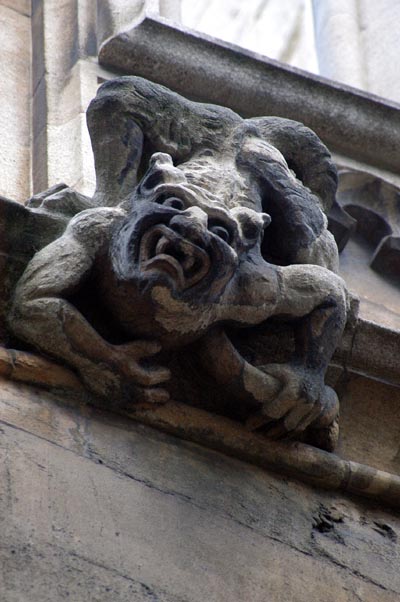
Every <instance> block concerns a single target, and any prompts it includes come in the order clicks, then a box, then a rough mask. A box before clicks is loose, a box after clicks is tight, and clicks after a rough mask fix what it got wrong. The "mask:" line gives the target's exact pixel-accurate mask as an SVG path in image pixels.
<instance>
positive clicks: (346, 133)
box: [99, 17, 400, 172]
mask: <svg viewBox="0 0 400 602" xmlns="http://www.w3.org/2000/svg"><path fill="white" fill-rule="evenodd" d="M99 61H100V64H102V65H103V66H105V67H107V68H110V69H116V70H118V71H119V72H122V73H127V74H135V75H141V76H143V77H146V78H148V79H150V80H152V81H155V82H158V83H161V84H164V85H166V86H168V87H170V88H172V89H174V90H176V91H177V92H179V93H182V94H186V95H189V96H190V97H191V98H193V99H195V100H201V101H206V102H214V103H216V104H222V105H224V106H228V107H230V108H232V109H233V110H235V111H237V112H238V113H240V114H241V115H243V116H246V117H250V116H256V115H279V116H282V117H288V118H290V119H296V120H298V121H301V122H303V123H305V124H306V125H307V126H309V127H311V128H312V129H313V130H314V131H315V132H316V133H317V134H318V135H319V136H320V137H321V139H322V140H323V141H324V142H325V143H326V144H327V145H328V146H329V148H330V149H331V150H332V151H336V152H338V153H340V154H343V155H345V156H347V157H350V158H353V159H357V160H359V161H364V162H367V163H369V164H372V165H375V166H377V167H382V168H386V169H388V170H392V171H394V172H396V171H399V168H400V163H399V158H398V157H399V156H400V155H399V154H398V153H396V152H393V149H396V148H398V144H399V142H398V141H399V139H400V135H399V131H400V108H399V105H398V104H396V103H390V102H389V101H384V100H383V99H379V98H377V97H374V96H372V95H369V94H366V93H363V92H361V91H357V90H354V89H352V88H349V87H347V86H344V85H340V84H338V83H335V82H331V81H328V80H325V79H323V78H320V77H317V76H313V75H310V74H309V73H305V72H302V71H300V70H298V69H295V68H290V67H289V66H287V65H283V64H282V63H277V62H276V61H272V60H268V59H266V58H264V57H261V56H260V55H258V54H255V53H252V52H250V51H247V50H242V49H241V50H239V49H238V48H237V47H235V46H232V45H229V44H228V43H224V42H221V41H217V40H213V39H211V38H208V37H206V36H202V35H201V34H200V33H196V32H192V31H188V30H185V28H184V27H181V26H178V25H171V24H170V23H167V22H164V21H161V20H157V19H156V18H154V17H146V18H144V19H143V20H142V21H141V22H140V23H138V24H137V25H136V26H135V27H134V28H133V29H131V30H130V31H129V32H125V33H123V34H121V35H117V36H114V37H113V38H111V39H110V40H108V41H107V42H106V43H105V44H103V46H102V48H101V49H100V53H99ZM299 99H301V102H299ZM378 149H379V152H378Z"/></svg>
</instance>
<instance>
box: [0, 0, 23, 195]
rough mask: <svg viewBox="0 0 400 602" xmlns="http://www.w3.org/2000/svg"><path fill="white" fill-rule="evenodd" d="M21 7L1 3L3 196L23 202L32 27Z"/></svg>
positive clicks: (0, 66)
mask: <svg viewBox="0 0 400 602" xmlns="http://www.w3.org/2000/svg"><path fill="white" fill-rule="evenodd" d="M12 4H13V5H14V3H12ZM20 5H21V6H19V4H18V3H17V6H16V7H15V8H16V9H21V12H19V11H17V10H13V9H12V8H13V7H11V6H10V3H9V2H6V3H4V2H0V34H1V41H2V43H1V56H0V69H1V73H2V77H1V82H0V98H1V111H0V130H1V142H0V160H1V173H2V178H1V183H0V194H3V195H5V196H9V197H12V198H14V199H18V200H21V201H22V200H24V199H25V198H27V197H28V196H29V194H30V159H31V158H30V98H31V87H30V61H31V53H30V40H31V24H30V18H29V17H28V16H27V15H26V13H25V11H24V10H23V9H24V3H22V2H21V3H20Z"/></svg>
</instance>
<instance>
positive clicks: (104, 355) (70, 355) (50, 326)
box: [9, 218, 169, 403]
mask: <svg viewBox="0 0 400 602" xmlns="http://www.w3.org/2000/svg"><path fill="white" fill-rule="evenodd" d="M83 219H85V218H82V220H83ZM79 223H80V220H78V221H77V222H76V223H75V225H74V224H73V225H72V227H70V228H69V229H67V231H66V233H65V234H64V236H62V237H61V238H59V239H57V240H56V241H55V242H53V243H52V244H50V245H48V246H47V247H45V248H44V249H42V251H40V252H39V253H37V254H36V255H35V257H34V258H33V259H32V261H31V262H30V264H29V265H28V267H27V269H26V270H25V273H24V274H23V276H22V277H21V279H20V281H19V283H18V286H17V288H16V291H15V295H14V302H13V307H12V309H11V312H10V315H9V323H10V326H11V328H12V330H13V332H14V334H15V335H16V336H18V337H19V338H21V339H22V340H24V341H26V342H28V343H30V344H31V345H33V346H35V347H36V348H38V349H40V350H42V351H43V352H45V353H48V354H50V355H52V356H53V357H55V358H57V359H60V360H63V361H65V362H67V363H68V364H69V365H70V366H72V367H73V368H75V369H76V370H77V371H78V372H79V374H80V376H81V377H82V379H83V380H84V382H85V383H86V384H87V386H88V388H89V389H91V390H92V391H93V392H94V393H96V394H98V395H101V396H102V397H106V398H107V397H109V398H110V399H117V400H122V403H129V401H133V402H137V401H165V400H166V399H168V394H167V392H166V391H165V390H163V389H160V388H158V387H157V385H159V384H161V383H163V382H165V381H166V380H168V379H169V371H168V370H166V369H164V368H157V367H149V366H144V365H143V364H142V360H145V359H147V358H148V357H150V356H152V355H154V354H156V353H158V351H160V345H159V344H158V343H157V342H155V341H141V340H138V341H133V342H130V343H127V344H123V345H113V344H111V343H109V342H108V341H106V340H105V339H104V338H103V337H102V336H101V335H100V334H99V333H98V332H97V331H96V330H95V329H94V328H93V326H92V325H91V324H90V323H89V322H88V321H87V320H86V319H85V317H84V316H83V315H82V314H81V313H80V312H79V311H78V309H77V308H76V307H75V306H74V305H73V304H72V303H70V302H69V301H68V298H69V297H70V296H71V294H73V293H74V292H75V291H77V290H79V288H80V287H81V286H82V284H83V283H84V282H85V281H86V279H87V278H88V277H89V275H90V273H91V272H92V270H93V265H94V263H95V261H96V253H97V250H98V247H97V245H101V241H102V234H104V232H102V231H101V229H100V227H99V224H98V223H97V224H96V223H95V220H92V221H91V222H90V223H89V226H92V228H91V230H89V228H88V229H87V231H86V232H83V233H82V236H83V237H84V238H85V239H86V242H85V244H83V243H82V241H81V240H80V236H79ZM76 224H78V225H77V226H76ZM81 225H82V224H81ZM96 225H97V232H96ZM85 230H86V228H85ZM91 236H92V238H93V241H91V239H90V237H91ZM91 243H92V244H91Z"/></svg>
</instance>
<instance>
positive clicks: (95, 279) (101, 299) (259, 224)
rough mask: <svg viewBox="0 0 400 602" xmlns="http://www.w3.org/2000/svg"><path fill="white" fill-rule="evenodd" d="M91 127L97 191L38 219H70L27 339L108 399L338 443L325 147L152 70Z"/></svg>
mask: <svg viewBox="0 0 400 602" xmlns="http://www.w3.org/2000/svg"><path fill="white" fill-rule="evenodd" d="M88 125H89V130H90V134H91V138H92V145H93V150H94V154H95V164H96V174H97V189H96V193H95V195H94V198H93V199H87V198H86V197H83V196H82V195H77V194H75V193H74V192H73V191H71V190H70V189H66V188H61V189H60V190H58V191H54V190H53V191H50V193H49V194H48V195H47V196H46V195H42V196H41V197H40V198H36V199H34V200H33V201H32V202H31V203H30V205H29V206H28V209H26V210H25V211H26V213H25V214H24V215H25V217H24V219H28V218H29V219H33V220H35V219H37V220H38V221H39V223H40V220H43V219H45V220H47V222H46V223H48V224H50V225H52V226H53V225H54V224H55V226H54V229H53V230H52V232H53V231H54V234H53V236H51V235H49V229H48V228H47V229H45V230H44V231H43V235H42V243H40V240H41V238H40V236H39V235H37V236H36V238H37V239H38V240H37V242H36V249H37V248H38V247H42V248H41V250H39V251H38V252H35V253H34V254H33V250H32V251H31V252H30V253H29V252H27V254H26V257H27V258H30V256H31V255H33V257H32V259H30V260H29V263H28V265H27V267H26V269H25V271H24V273H23V275H22V276H21V278H20V279H19V282H18V284H17V286H16V288H15V293H14V295H13V300H12V307H11V308H10V310H9V315H8V324H9V329H10V331H11V334H12V336H14V337H17V339H18V340H19V341H20V342H24V343H25V344H26V345H29V346H30V347H31V348H32V347H33V348H34V349H37V350H39V351H41V352H42V353H44V354H48V355H50V356H52V357H54V358H56V359H58V360H60V361H61V362H65V363H66V364H67V365H69V366H70V367H72V368H73V369H75V370H76V371H77V373H78V374H79V375H80V377H81V379H82V380H83V381H84V383H85V384H86V386H87V388H88V390H89V391H90V392H91V394H92V395H93V396H94V397H93V399H92V401H93V402H94V403H98V404H101V405H103V406H106V407H110V408H116V409H124V408H125V409H126V408H128V409H129V407H131V406H132V404H135V403H136V404H137V403H140V402H151V403H162V402H165V401H166V400H167V399H168V398H169V397H170V396H171V397H172V398H174V399H176V400H181V401H186V402H189V403H192V404H193V405H197V406H200V407H204V408H206V409H209V410H211V411H214V412H217V413H220V414H225V415H228V416H230V417H233V418H236V419H238V420H241V421H244V422H246V423H247V426H248V427H249V428H250V429H257V430H262V431H263V432H265V433H266V434H267V435H268V436H270V437H274V438H280V437H285V436H288V435H291V436H293V437H298V438H299V437H303V438H304V439H305V440H306V441H309V442H311V443H315V444H317V445H320V446H322V447H325V448H327V449H332V447H333V446H334V444H335V441H336V438H337V415H338V400H337V396H336V394H335V392H334V391H333V390H332V389H331V388H330V387H328V386H326V385H325V383H324V376H325V371H326V369H327V366H328V363H329V361H330V359H331V357H332V354H333V353H334V351H335V348H336V346H337V344H338V342H339V340H340V337H341V334H342V331H343V328H344V326H345V322H346V307H347V294H346V288H345V285H344V283H343V281H342V280H341V278H340V277H339V276H337V275H336V274H335V271H336V270H337V265H338V254H337V247H336V244H335V242H334V240H333V237H332V235H331V234H330V233H329V232H328V230H327V219H326V216H325V212H327V211H328V210H329V208H330V207H331V206H332V203H333V201H334V198H335V191H336V179H337V178H336V171H335V168H334V165H333V163H332V161H331V159H330V155H329V153H328V152H327V150H326V148H325V147H324V146H323V144H322V143H321V142H320V140H319V139H318V138H317V136H316V135H315V134H314V133H313V132H311V131H310V130H309V129H308V128H305V127H304V126H302V125H301V124H299V123H296V122H293V121H290V120H285V119H280V118H273V117H263V118H255V119H248V120H244V119H242V118H241V117H239V116H238V115H237V114H235V113H233V112H232V111H230V110H229V109H224V108H222V107H217V106H213V105H202V104H197V103H194V102H190V101H188V100H186V99H184V98H182V97H180V96H178V95H176V94H174V93H172V92H170V91H169V90H167V89H166V88H163V87H162V86H159V85H156V84H151V83H150V82H146V81H145V80H142V79H140V78H135V77H123V78H120V79H118V80H115V81H112V82H107V83H106V84H104V85H103V86H102V87H101V88H100V90H99V92H98V95H97V97H96V99H95V100H94V101H93V102H92V104H91V106H90V108H89V111H88ZM32 216H33V217H32ZM65 226H66V227H65ZM57 228H58V230H57ZM64 228H65V231H63V230H64ZM62 231H63V233H62ZM61 233H62V234H61ZM60 234H61V235H60ZM49 238H50V239H51V240H49ZM36 249H35V251H36ZM276 341H278V344H276Z"/></svg>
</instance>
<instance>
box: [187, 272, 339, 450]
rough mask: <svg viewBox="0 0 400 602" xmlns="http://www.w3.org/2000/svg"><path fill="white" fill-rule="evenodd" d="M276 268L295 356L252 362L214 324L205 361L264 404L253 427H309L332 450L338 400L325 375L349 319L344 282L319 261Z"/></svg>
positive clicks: (237, 393)
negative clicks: (292, 329) (291, 324)
mask: <svg viewBox="0 0 400 602" xmlns="http://www.w3.org/2000/svg"><path fill="white" fill-rule="evenodd" d="M277 271H278V272H279V280H280V285H279V299H278V302H277V304H276V307H275V310H274V314H275V315H285V316H288V318H291V319H294V324H295V339H296V352H295V355H294V357H293V359H292V361H291V362H290V363H286V364H268V365H266V366H258V367H255V366H252V365H250V364H249V363H248V362H246V361H245V360H244V358H243V357H241V356H240V354H239V353H238V352H237V350H236V349H235V348H234V346H233V345H232V343H231V341H230V340H229V338H228V337H227V335H226V334H225V332H224V331H223V329H222V328H215V329H213V330H212V331H210V333H208V335H207V336H206V337H204V338H203V340H202V341H201V343H200V345H199V353H200V356H201V358H202V363H203V365H204V367H205V368H206V369H207V370H208V372H209V373H211V374H212V375H213V376H214V378H215V379H216V380H217V382H218V383H219V384H221V385H223V386H224V388H225V390H227V391H228V392H230V391H232V397H233V398H240V399H241V400H242V401H243V400H244V401H247V403H248V404H249V407H252V408H253V411H254V409H256V408H257V407H258V408H259V410H258V411H255V412H254V413H253V414H252V416H251V417H250V419H249V420H248V427H249V428H250V429H251V430H255V429H258V428H260V427H263V426H265V427H269V430H268V434H269V436H273V437H280V436H285V435H288V434H292V435H296V436H298V435H299V434H300V433H302V432H304V431H306V430H307V432H308V434H309V435H310V436H309V440H310V442H312V443H315V444H318V445H319V446H320V447H324V448H325V449H329V450H331V449H333V447H334V445H335V442H336V439H337V435H338V429H337V422H336V418H337V415H338V408H339V405H338V399H337V396H336V393H335V392H334V391H333V389H331V388H330V387H328V386H326V385H325V384H324V376H325V372H326V368H327V366H328V364H329V361H330V359H331V357H332V355H333V352H334V350H335V348H336V346H337V344H338V341H339V339H340V336H341V334H342V331H343V328H344V325H345V319H346V292H345V286H344V283H343V281H342V280H341V279H340V278H339V277H337V276H336V275H335V274H333V273H332V272H329V271H327V270H325V269H324V268H319V267H317V266H307V265H301V266H296V265H295V266H288V267H283V268H277ZM253 300H254V299H253ZM268 317H270V315H266V316H265V319H267V318H268Z"/></svg>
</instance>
